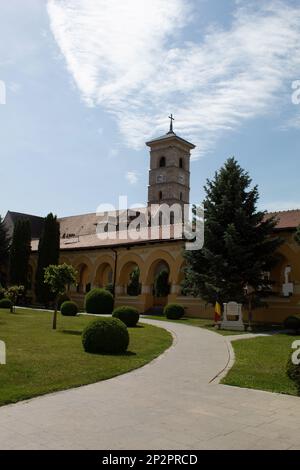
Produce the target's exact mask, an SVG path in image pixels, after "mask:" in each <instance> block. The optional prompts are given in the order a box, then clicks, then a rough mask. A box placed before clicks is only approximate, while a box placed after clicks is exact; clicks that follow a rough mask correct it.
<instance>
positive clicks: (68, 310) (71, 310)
mask: <svg viewBox="0 0 300 470" xmlns="http://www.w3.org/2000/svg"><path fill="white" fill-rule="evenodd" d="M60 313H61V314H62V315H64V316H65V317H75V316H76V315H77V313H78V307H77V304H76V302H72V301H70V300H67V301H66V302H64V303H63V304H62V306H61V308H60Z"/></svg>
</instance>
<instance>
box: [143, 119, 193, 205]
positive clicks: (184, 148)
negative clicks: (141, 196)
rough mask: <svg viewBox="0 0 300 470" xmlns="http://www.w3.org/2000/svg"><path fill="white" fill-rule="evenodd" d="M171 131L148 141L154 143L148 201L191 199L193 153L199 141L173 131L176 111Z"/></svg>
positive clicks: (187, 200) (163, 201)
mask: <svg viewBox="0 0 300 470" xmlns="http://www.w3.org/2000/svg"><path fill="white" fill-rule="evenodd" d="M169 119H170V130H169V132H168V133H167V134H165V135H163V136H161V137H158V138H157V139H153V140H151V141H149V142H146V145H147V146H148V147H150V170H149V186H148V205H150V204H168V205H170V206H171V205H172V204H175V203H179V204H181V205H184V204H188V203H189V202H190V157H191V150H193V149H194V148H195V145H193V144H191V143H190V142H188V141H187V140H185V139H182V138H181V137H179V136H178V135H176V134H175V132H174V131H173V121H174V118H173V115H172V114H171V116H170V117H169Z"/></svg>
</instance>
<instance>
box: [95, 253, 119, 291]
mask: <svg viewBox="0 0 300 470" xmlns="http://www.w3.org/2000/svg"><path fill="white" fill-rule="evenodd" d="M113 269H114V268H113V265H112V262H111V261H110V260H109V261H107V260H103V261H102V262H100V264H98V266H97V269H96V273H95V277H94V286H95V287H106V286H108V285H109V284H112V283H113Z"/></svg>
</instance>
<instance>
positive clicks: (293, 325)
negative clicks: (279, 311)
mask: <svg viewBox="0 0 300 470" xmlns="http://www.w3.org/2000/svg"><path fill="white" fill-rule="evenodd" d="M284 327H285V328H286V329H287V330H293V331H296V332H300V315H291V316H290V317H287V318H286V319H285V320H284Z"/></svg>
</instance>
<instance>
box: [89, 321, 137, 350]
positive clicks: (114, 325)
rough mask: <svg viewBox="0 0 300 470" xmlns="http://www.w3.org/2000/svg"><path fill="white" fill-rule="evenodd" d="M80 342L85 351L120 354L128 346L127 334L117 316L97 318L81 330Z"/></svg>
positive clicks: (124, 326)
mask: <svg viewBox="0 0 300 470" xmlns="http://www.w3.org/2000/svg"><path fill="white" fill-rule="evenodd" d="M82 344H83V347H84V350H85V351H86V352H90V353H104V354H120V353H124V352H125V351H126V349H127V348H128V344H129V334H128V331H127V328H126V325H125V324H124V323H123V322H122V321H121V320H118V318H103V319H101V320H100V319H97V320H95V321H93V322H92V323H90V324H89V325H88V326H87V327H86V328H85V329H84V330H83V333H82Z"/></svg>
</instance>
